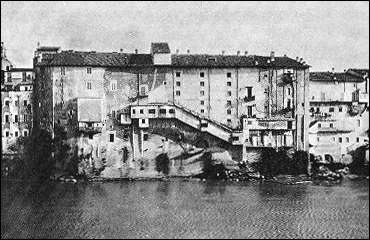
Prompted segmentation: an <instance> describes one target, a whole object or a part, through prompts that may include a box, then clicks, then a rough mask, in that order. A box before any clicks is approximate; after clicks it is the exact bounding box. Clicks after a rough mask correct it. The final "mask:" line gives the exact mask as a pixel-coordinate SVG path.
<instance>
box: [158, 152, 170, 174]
mask: <svg viewBox="0 0 370 240" xmlns="http://www.w3.org/2000/svg"><path fill="white" fill-rule="evenodd" d="M169 165H170V159H169V158H168V156H167V153H161V154H159V155H158V156H157V157H156V158H155V170H157V171H158V172H162V173H163V174H165V175H167V174H168V173H169V172H170V167H169Z"/></svg>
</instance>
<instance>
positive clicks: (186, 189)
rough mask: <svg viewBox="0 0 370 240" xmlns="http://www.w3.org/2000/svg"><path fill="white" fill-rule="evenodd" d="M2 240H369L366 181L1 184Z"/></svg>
mask: <svg viewBox="0 0 370 240" xmlns="http://www.w3.org/2000/svg"><path fill="white" fill-rule="evenodd" d="M1 238H369V181H368V180H364V181H362V180H361V181H349V180H346V181H343V182H342V183H340V184H337V185H333V186H323V185H314V184H300V185H282V184H277V183H258V182H244V183H233V182H231V183H229V182H197V181H183V180H171V181H166V182H163V181H134V182H128V181H127V182H106V183H77V184H70V183H56V182H53V183H47V184H43V185H40V184H25V183H19V182H18V183H17V182H5V181H2V182H1Z"/></svg>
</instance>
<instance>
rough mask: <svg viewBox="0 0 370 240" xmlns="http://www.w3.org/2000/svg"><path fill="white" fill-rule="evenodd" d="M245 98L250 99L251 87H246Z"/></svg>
mask: <svg viewBox="0 0 370 240" xmlns="http://www.w3.org/2000/svg"><path fill="white" fill-rule="evenodd" d="M247 97H248V98H249V97H252V87H247Z"/></svg>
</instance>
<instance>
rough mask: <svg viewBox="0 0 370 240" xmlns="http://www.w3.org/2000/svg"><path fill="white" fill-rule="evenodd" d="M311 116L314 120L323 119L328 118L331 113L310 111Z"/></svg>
mask: <svg viewBox="0 0 370 240" xmlns="http://www.w3.org/2000/svg"><path fill="white" fill-rule="evenodd" d="M310 116H311V118H313V119H315V120H325V119H328V118H330V117H331V116H332V115H331V114H329V113H323V112H311V115H310Z"/></svg>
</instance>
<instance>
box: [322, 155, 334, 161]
mask: <svg viewBox="0 0 370 240" xmlns="http://www.w3.org/2000/svg"><path fill="white" fill-rule="evenodd" d="M324 159H325V162H327V163H333V162H334V158H333V157H332V156H331V155H330V154H325V155H324Z"/></svg>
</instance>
